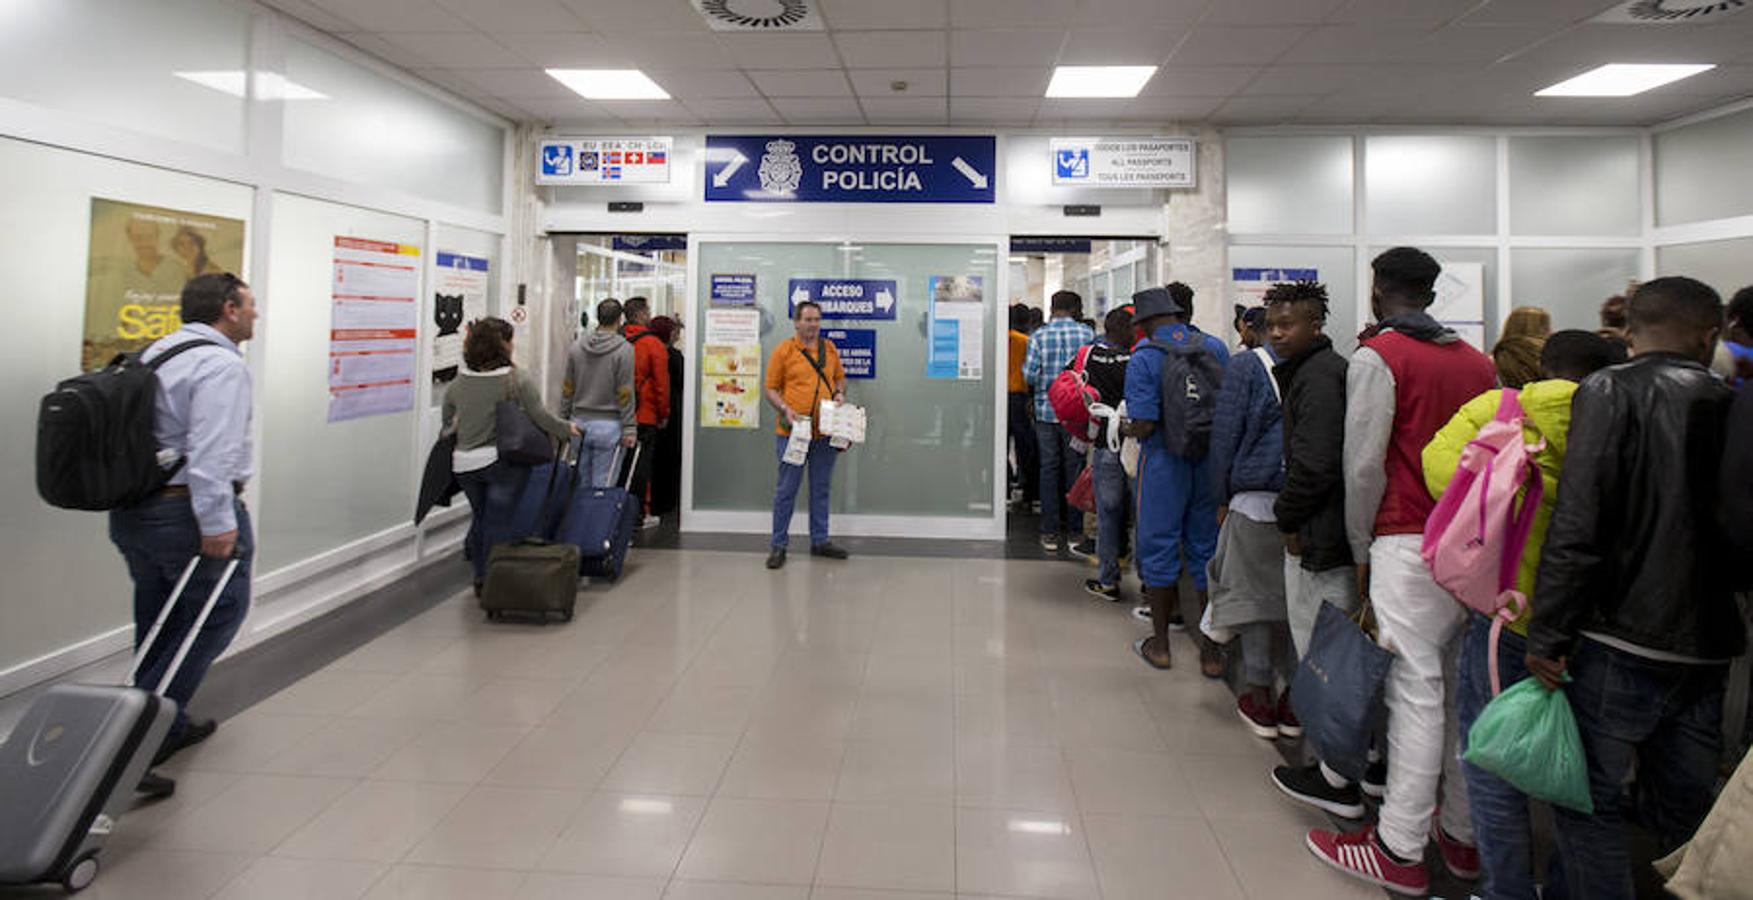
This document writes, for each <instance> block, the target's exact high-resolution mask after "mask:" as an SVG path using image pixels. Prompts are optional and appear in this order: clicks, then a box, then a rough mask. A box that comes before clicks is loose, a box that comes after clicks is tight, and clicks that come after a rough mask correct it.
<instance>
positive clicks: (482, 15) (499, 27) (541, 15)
mask: <svg viewBox="0 0 1753 900" xmlns="http://www.w3.org/2000/svg"><path fill="white" fill-rule="evenodd" d="M436 2H437V3H438V4H439V5H440V6H443V7H444V8H445V9H448V10H450V11H451V12H453V13H456V14H457V16H458V17H460V18H463V19H466V20H467V21H468V22H469V24H471V25H474V26H475V27H476V28H479V29H481V30H482V31H485V32H487V33H489V34H539V33H543V32H550V31H580V30H582V29H583V28H584V27H585V25H584V22H582V21H581V20H580V19H579V18H578V16H575V15H573V14H572V12H571V11H570V10H568V9H567V8H566V7H564V6H561V5H560V3H559V0H516V2H509V3H508V2H506V0H436Z"/></svg>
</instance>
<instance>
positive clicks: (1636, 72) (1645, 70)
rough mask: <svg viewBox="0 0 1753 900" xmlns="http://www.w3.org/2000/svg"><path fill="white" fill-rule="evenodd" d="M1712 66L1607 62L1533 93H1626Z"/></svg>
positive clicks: (1642, 89)
mask: <svg viewBox="0 0 1753 900" xmlns="http://www.w3.org/2000/svg"><path fill="white" fill-rule="evenodd" d="M1714 68H1716V66H1714V65H1712V64H1710V63H1697V64H1684V65H1658V64H1643V63H1608V64H1607V65H1604V66H1602V67H1600V68H1598V69H1591V70H1589V71H1587V72H1584V73H1583V74H1581V75H1578V76H1576V77H1575V78H1569V79H1566V80H1564V81H1560V82H1559V83H1557V84H1555V85H1553V86H1551V87H1549V88H1545V89H1544V90H1539V91H1535V92H1534V96H1536V97H1630V96H1632V95H1633V94H1641V93H1643V92H1644V91H1647V90H1650V89H1651V88H1659V87H1661V86H1662V85H1664V84H1668V83H1669V82H1674V81H1679V80H1680V79H1682V78H1691V77H1692V76H1694V75H1697V74H1698V73H1700V72H1708V71H1710V70H1711V69H1714Z"/></svg>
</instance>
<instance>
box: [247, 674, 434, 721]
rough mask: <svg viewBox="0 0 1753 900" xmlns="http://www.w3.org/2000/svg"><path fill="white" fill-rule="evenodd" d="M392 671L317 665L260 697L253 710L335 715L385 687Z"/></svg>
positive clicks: (392, 676)
mask: <svg viewBox="0 0 1753 900" xmlns="http://www.w3.org/2000/svg"><path fill="white" fill-rule="evenodd" d="M401 677H402V676H400V675H397V674H395V673H392V672H359V671H346V670H340V669H334V668H328V669H321V670H318V671H316V672H313V673H311V674H310V675H308V676H306V677H304V678H303V679H300V680H299V681H298V682H296V683H294V684H292V685H289V686H288V687H287V688H286V689H285V690H282V691H281V692H279V693H277V694H275V695H274V696H272V697H269V698H268V699H266V700H263V701H262V702H261V703H259V704H257V705H256V707H255V711H256V712H260V713H268V714H272V715H281V716H339V715H342V714H345V713H346V712H348V711H349V710H352V709H353V708H355V707H357V706H359V705H360V704H361V703H364V702H366V701H368V700H370V699H371V698H372V697H375V696H377V695H378V694H379V693H381V692H383V691H385V690H388V689H389V687H390V685H392V684H394V683H396V681H397V679H399V678H401Z"/></svg>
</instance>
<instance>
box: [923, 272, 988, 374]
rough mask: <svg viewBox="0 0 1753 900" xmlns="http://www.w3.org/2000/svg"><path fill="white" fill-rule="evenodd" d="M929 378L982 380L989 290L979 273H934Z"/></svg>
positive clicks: (926, 365) (932, 277)
mask: <svg viewBox="0 0 1753 900" xmlns="http://www.w3.org/2000/svg"><path fill="white" fill-rule="evenodd" d="M930 285H931V333H930V336H929V337H928V338H927V340H928V341H929V343H928V344H927V346H926V357H925V377H927V378H957V379H961V380H964V381H979V380H980V377H981V372H982V371H983V369H984V366H983V365H982V364H983V362H984V359H985V343H986V289H985V279H983V278H981V277H980V276H978V275H933V276H931V281H930Z"/></svg>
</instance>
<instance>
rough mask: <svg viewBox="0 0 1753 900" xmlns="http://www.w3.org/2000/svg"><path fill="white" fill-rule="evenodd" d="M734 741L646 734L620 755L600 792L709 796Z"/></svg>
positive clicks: (707, 737)
mask: <svg viewBox="0 0 1753 900" xmlns="http://www.w3.org/2000/svg"><path fill="white" fill-rule="evenodd" d="M736 745H737V742H736V739H735V738H730V737H721V736H715V735H693V734H659V733H656V732H649V731H648V732H646V733H644V734H642V735H640V736H639V737H637V738H634V740H633V743H632V744H631V745H630V746H628V747H627V749H626V750H625V751H624V752H622V754H621V759H620V761H619V762H617V763H615V767H614V768H613V769H610V770H609V774H608V776H607V777H605V778H604V779H603V783H602V788H603V790H607V791H619V792H622V793H649V794H683V795H692V796H702V797H703V796H710V795H711V794H712V792H713V790H714V789H716V788H717V787H718V779H719V776H720V775H722V774H724V768H725V766H726V765H727V764H728V763H729V762H730V755H731V753H732V752H734V751H735V750H736Z"/></svg>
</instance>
